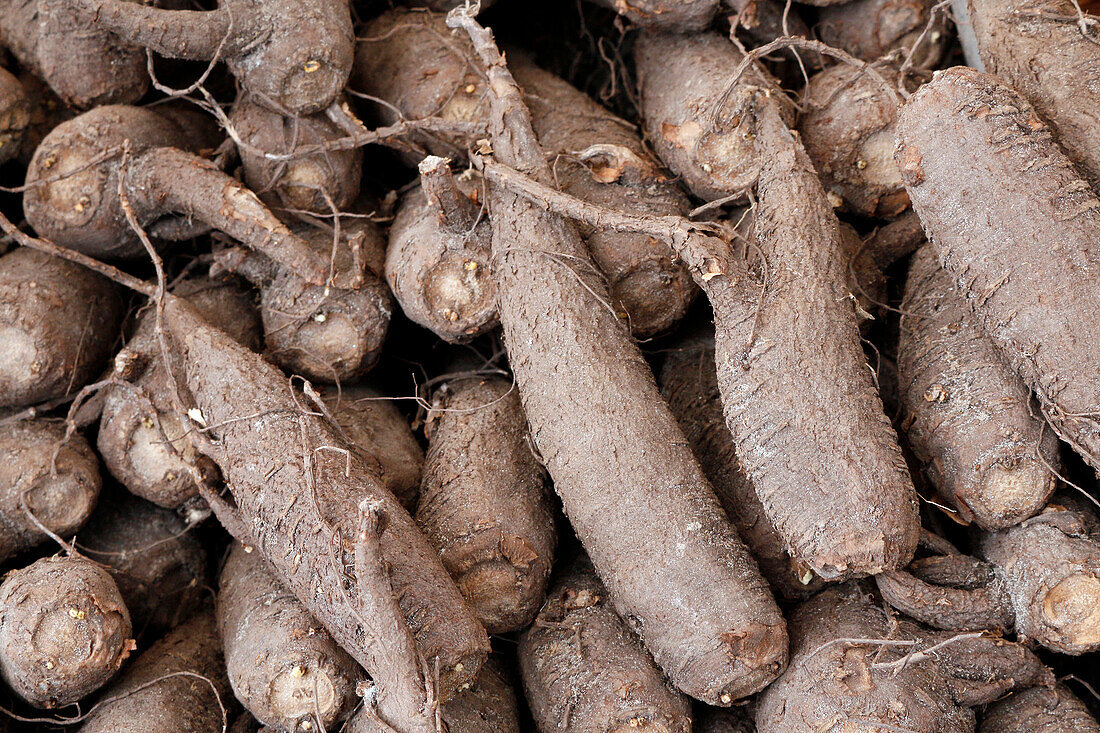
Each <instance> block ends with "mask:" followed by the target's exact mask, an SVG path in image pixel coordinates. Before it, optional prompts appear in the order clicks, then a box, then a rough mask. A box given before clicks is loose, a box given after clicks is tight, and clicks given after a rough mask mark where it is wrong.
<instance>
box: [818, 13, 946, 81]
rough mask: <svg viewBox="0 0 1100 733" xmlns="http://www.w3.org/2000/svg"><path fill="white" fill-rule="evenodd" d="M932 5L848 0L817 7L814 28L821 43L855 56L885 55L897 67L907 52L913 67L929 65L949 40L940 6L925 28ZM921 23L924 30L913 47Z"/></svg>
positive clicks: (937, 59)
mask: <svg viewBox="0 0 1100 733" xmlns="http://www.w3.org/2000/svg"><path fill="white" fill-rule="evenodd" d="M934 5H936V0H853V1H852V2H847V3H842V4H839V5H830V6H829V7H826V8H822V9H821V10H820V12H819V13H818V16H817V26H816V28H815V29H816V30H817V33H818V35H819V36H820V38H821V40H822V41H824V42H825V43H827V44H829V45H830V46H833V47H835V48H839V49H841V50H843V51H847V52H848V53H850V54H852V55H853V56H855V57H856V58H858V59H862V60H864V61H877V60H879V59H880V58H882V57H884V56H890V57H891V60H892V61H893V63H894V64H895V65H897V66H900V65H901V64H903V63H904V62H905V59H906V58H907V57H908V56H909V54H910V52H912V60H911V62H910V63H911V66H912V67H913V68H917V69H933V68H935V67H936V65H937V64H938V63H939V62H940V59H941V58H943V54H944V51H945V50H947V48H948V46H949V45H950V42H951V40H952V34H951V33H950V31H949V30H948V27H947V14H946V13H945V12H944V10H943V9H941V10H940V11H939V12H937V13H936V18H935V20H934V21H933V23H932V25H931V26H930V27H929V26H928V17H929V15H930V13H931V10H932V7H933V6H934ZM926 27H928V32H927V33H926V34H925V36H924V38H923V39H922V40H921V42H920V45H919V46H917V47H916V50H914V45H915V44H916V43H917V40H918V39H919V38H920V36H921V34H922V33H923V32H924V29H925V28H926Z"/></svg>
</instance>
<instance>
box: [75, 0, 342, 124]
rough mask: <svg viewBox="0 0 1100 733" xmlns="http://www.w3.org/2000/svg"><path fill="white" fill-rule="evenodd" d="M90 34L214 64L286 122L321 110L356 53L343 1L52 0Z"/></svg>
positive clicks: (333, 95) (333, 96)
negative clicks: (208, 5)
mask: <svg viewBox="0 0 1100 733" xmlns="http://www.w3.org/2000/svg"><path fill="white" fill-rule="evenodd" d="M57 1H59V2H63V3H64V5H65V6H66V7H67V8H70V12H72V13H73V15H74V17H75V18H78V19H80V20H81V21H83V22H86V23H89V24H90V25H91V26H92V27H93V28H96V29H101V30H103V31H109V32H112V33H114V34H116V35H117V36H118V37H119V38H121V39H124V40H125V41H127V42H129V43H132V44H135V45H137V46H144V47H146V48H148V49H149V50H151V51H153V52H155V53H158V54H160V55H162V56H167V57H169V58H182V59H193V60H203V61H205V60H208V59H212V58H215V57H217V58H218V59H220V60H222V61H225V62H226V64H227V65H228V66H229V70H230V71H231V72H232V73H233V75H234V76H236V77H237V79H238V81H239V82H240V84H241V86H242V87H243V88H244V89H245V90H246V91H248V92H250V93H252V94H256V95H260V96H262V97H265V98H266V99H268V100H270V101H269V105H270V106H272V107H274V108H276V109H278V110H285V112H286V113H287V114H290V115H300V114H309V113H311V112H316V111H318V110H321V109H324V108H325V107H327V106H328V105H329V104H331V103H332V102H333V101H334V100H335V99H336V97H337V95H339V94H340V92H341V91H343V89H344V86H345V84H347V80H348V75H349V74H350V72H351V64H352V56H353V54H354V39H353V34H352V25H351V13H350V10H349V7H348V3H347V0H314V1H313V2H308V3H304V2H295V1H294V0H274V1H272V2H259V3H257V2H250V1H249V0H223V1H222V2H219V4H218V8H217V10H212V11H195V10H172V9H163V8H157V7H152V6H148V5H139V4H134V3H130V2H126V0H57Z"/></svg>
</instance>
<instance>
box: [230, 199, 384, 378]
mask: <svg viewBox="0 0 1100 733" xmlns="http://www.w3.org/2000/svg"><path fill="white" fill-rule="evenodd" d="M292 231H293V232H294V234H295V236H296V237H299V238H300V240H301V241H302V242H304V243H305V244H306V246H307V247H309V249H310V250H311V251H312V252H313V253H315V254H316V255H317V256H319V257H323V258H325V259H326V260H330V259H331V262H332V265H331V271H332V272H333V273H335V274H336V279H337V280H338V281H340V280H346V281H348V282H349V286H348V287H346V288H344V287H333V286H329V285H317V284H315V283H312V282H310V281H309V280H308V279H307V278H303V277H302V276H301V273H300V272H298V271H297V270H295V269H294V268H292V267H286V266H284V265H282V264H280V263H277V262H276V261H274V260H273V259H271V258H269V257H267V256H266V255H264V254H261V253H259V252H246V251H244V250H241V249H238V248H231V249H228V250H223V251H222V252H219V253H216V254H215V259H216V261H217V263H218V267H219V268H220V269H225V270H229V271H232V272H237V273H239V274H240V275H242V276H244V277H245V278H247V279H248V280H250V281H252V282H253V283H254V284H255V285H256V286H257V287H259V289H260V316H261V317H262V319H263V325H264V346H265V352H266V354H267V356H268V358H269V359H271V360H272V361H273V362H275V363H276V364H278V365H279V366H280V367H282V368H283V369H284V370H285V371H287V372H289V373H291V374H299V375H302V376H304V377H307V378H308V379H311V380H314V381H318V382H325V383H329V384H339V383H342V382H348V381H354V380H355V379H358V378H359V377H361V376H363V375H364V374H366V373H367V372H368V371H370V369H371V368H372V367H373V366H374V364H375V363H376V362H377V361H378V357H379V356H380V355H381V353H382V344H383V343H384V342H385V340H386V333H387V332H388V331H389V327H390V319H391V318H392V316H393V310H394V304H393V296H392V294H391V293H390V290H389V288H388V287H387V286H386V283H385V282H384V281H383V279H382V267H383V265H382V261H383V257H384V251H385V246H386V245H385V237H384V236H383V234H382V232H381V231H380V230H379V229H378V226H377V225H376V224H375V223H374V222H372V221H371V220H370V219H368V218H363V217H358V216H357V217H348V218H342V219H341V220H340V223H339V230H338V231H337V230H336V229H335V228H334V225H331V224H316V225H315V224H295V225H293V226H292ZM334 241H335V244H334Z"/></svg>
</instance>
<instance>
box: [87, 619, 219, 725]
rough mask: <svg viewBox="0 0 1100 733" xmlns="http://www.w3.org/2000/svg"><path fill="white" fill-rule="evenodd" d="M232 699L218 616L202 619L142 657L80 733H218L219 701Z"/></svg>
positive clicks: (171, 634) (108, 693)
mask: <svg viewBox="0 0 1100 733" xmlns="http://www.w3.org/2000/svg"><path fill="white" fill-rule="evenodd" d="M215 691H216V693H215ZM232 694H233V693H232V692H231V691H230V690H229V683H228V682H227V681H226V679H225V663H224V661H223V660H222V650H221V640H220V639H219V638H218V630H217V628H216V625H215V623H214V614H213V613H210V612H206V613H201V614H199V615H198V616H195V617H194V618H192V619H191V620H190V621H188V622H187V623H185V624H183V625H182V626H178V627H176V629H175V630H173V631H170V632H168V634H167V635H166V636H165V637H164V638H162V639H161V640H160V641H158V642H157V643H156V644H153V646H151V647H149V649H148V650H147V651H146V652H145V653H144V654H142V655H141V656H140V657H138V658H137V659H136V660H135V661H134V663H133V664H132V665H130V666H129V667H128V668H127V670H126V674H124V675H122V677H120V678H119V680H118V681H117V682H116V683H115V684H113V685H111V686H110V687H109V688H107V690H106V692H105V693H104V695H103V699H104V700H105V701H108V702H104V703H103V704H101V705H99V707H97V708H96V709H95V711H94V712H92V714H91V715H89V716H88V718H87V720H86V721H85V722H84V726H83V727H82V728H81V729H80V733H180V731H187V732H188V733H192V732H193V733H217V732H218V731H221V730H223V727H222V726H223V725H224V721H223V718H222V713H221V710H220V709H219V707H218V704H219V700H220V701H221V703H222V704H223V705H228V704H229V701H230V700H231V699H232V697H231V696H232Z"/></svg>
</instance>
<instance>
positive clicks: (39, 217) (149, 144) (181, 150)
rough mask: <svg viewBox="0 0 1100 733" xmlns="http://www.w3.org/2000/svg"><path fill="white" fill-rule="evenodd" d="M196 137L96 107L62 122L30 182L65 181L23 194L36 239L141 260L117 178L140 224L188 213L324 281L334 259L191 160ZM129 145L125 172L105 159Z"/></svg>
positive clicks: (156, 120) (121, 109)
mask: <svg viewBox="0 0 1100 733" xmlns="http://www.w3.org/2000/svg"><path fill="white" fill-rule="evenodd" d="M132 7H142V6H132ZM196 138H201V136H195V135H193V133H192V132H191V131H190V130H189V129H188V127H187V126H182V125H180V124H179V123H178V122H177V121H175V120H169V119H167V118H165V117H161V116H160V115H158V114H157V113H156V112H154V111H152V110H151V109H145V108H138V107H126V106H107V107H97V108H96V109H93V110H91V111H90V112H85V113H84V114H82V115H80V116H78V117H75V118H73V119H72V120H69V121H67V122H63V123H61V124H60V125H58V126H57V127H56V128H54V129H53V130H52V131H51V132H50V134H49V135H47V136H46V137H45V139H44V140H43V141H42V144H41V145H40V146H39V148H38V150H37V151H36V152H35V155H34V158H33V159H32V160H31V163H30V166H29V168H28V169H27V181H28V183H33V182H35V181H38V180H39V179H51V180H52V178H53V177H57V176H58V175H59V174H60V175H63V176H64V177H61V178H59V179H58V180H52V182H49V183H43V184H37V185H34V187H33V188H32V189H31V190H30V191H28V192H27V194H26V195H25V196H24V198H23V209H24V213H25V214H26V217H27V221H28V222H29V223H30V224H31V226H33V227H34V228H35V230H36V231H37V232H38V233H39V234H40V235H42V236H44V237H46V238H48V239H50V240H52V241H54V242H56V243H57V244H60V245H62V246H66V247H71V248H73V249H76V250H78V251H81V252H83V253H85V254H90V255H92V256H94V257H102V258H126V257H136V256H139V255H140V256H145V249H144V247H143V246H142V244H141V241H140V239H139V237H138V235H137V233H136V232H134V230H133V229H132V227H131V226H130V224H129V223H128V222H127V220H126V216H125V209H124V207H123V200H122V197H121V196H120V195H119V190H120V186H119V179H120V177H121V179H122V186H121V189H122V191H123V192H124V193H125V195H126V197H127V199H128V200H129V203H130V206H131V207H132V209H133V213H134V217H135V219H136V220H137V223H138V224H139V225H141V226H147V225H149V224H153V223H154V222H156V220H157V219H159V218H161V217H163V216H165V215H166V214H185V215H190V216H192V217H194V218H195V219H198V220H200V221H202V222H204V223H206V224H208V225H210V226H211V227H213V228H215V229H219V230H221V231H223V232H225V233H226V234H228V235H229V236H231V237H233V238H234V239H237V240H239V241H241V242H243V243H244V244H245V245H249V246H253V247H255V248H256V249H257V250H259V251H261V252H264V253H266V254H268V255H270V256H271V257H272V258H273V259H275V260H277V261H279V262H281V263H283V264H284V265H286V266H288V267H292V268H298V269H299V271H300V274H301V275H302V277H305V278H307V279H310V280H311V281H313V282H316V283H318V284H322V283H324V282H326V280H327V279H328V276H329V267H328V258H327V257H324V256H323V255H321V254H320V253H318V252H316V251H314V250H312V249H310V248H309V246H308V245H307V244H306V243H305V242H303V241H301V240H300V239H298V238H297V237H295V236H294V235H293V234H291V232H290V230H288V229H287V228H286V226H285V225H284V224H283V223H282V222H280V221H279V220H278V219H276V218H275V215H274V214H272V213H271V212H270V211H268V210H267V208H265V207H264V206H263V204H261V203H260V201H259V199H258V198H257V197H256V194H254V193H252V191H250V190H249V189H247V188H245V187H244V186H242V185H241V184H240V183H239V182H237V181H236V180H235V179H233V178H230V177H229V176H228V175H226V174H225V173H223V172H222V171H221V170H219V169H218V168H217V167H216V166H214V165H213V164H212V163H210V162H208V161H206V160H204V159H202V158H199V157H198V156H196V155H193V154H192V153H191V152H187V151H188V150H191V149H192V142H197V141H198V140H197V139H196ZM126 141H129V144H130V149H131V157H130V158H129V160H128V162H127V165H126V168H125V169H123V165H122V164H123V159H122V157H121V156H119V155H113V156H109V157H107V158H106V159H102V158H103V157H104V155H105V154H106V153H107V152H108V151H110V150H112V149H115V148H117V147H119V146H122V145H123V144H124V143H125V142H126ZM97 160H98V161H99V162H98V163H97V162H95V161H97ZM89 166H90V167H89ZM78 169H79V171H80V172H75V171H77V170H78ZM337 284H341V283H339V282H338V283H337Z"/></svg>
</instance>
